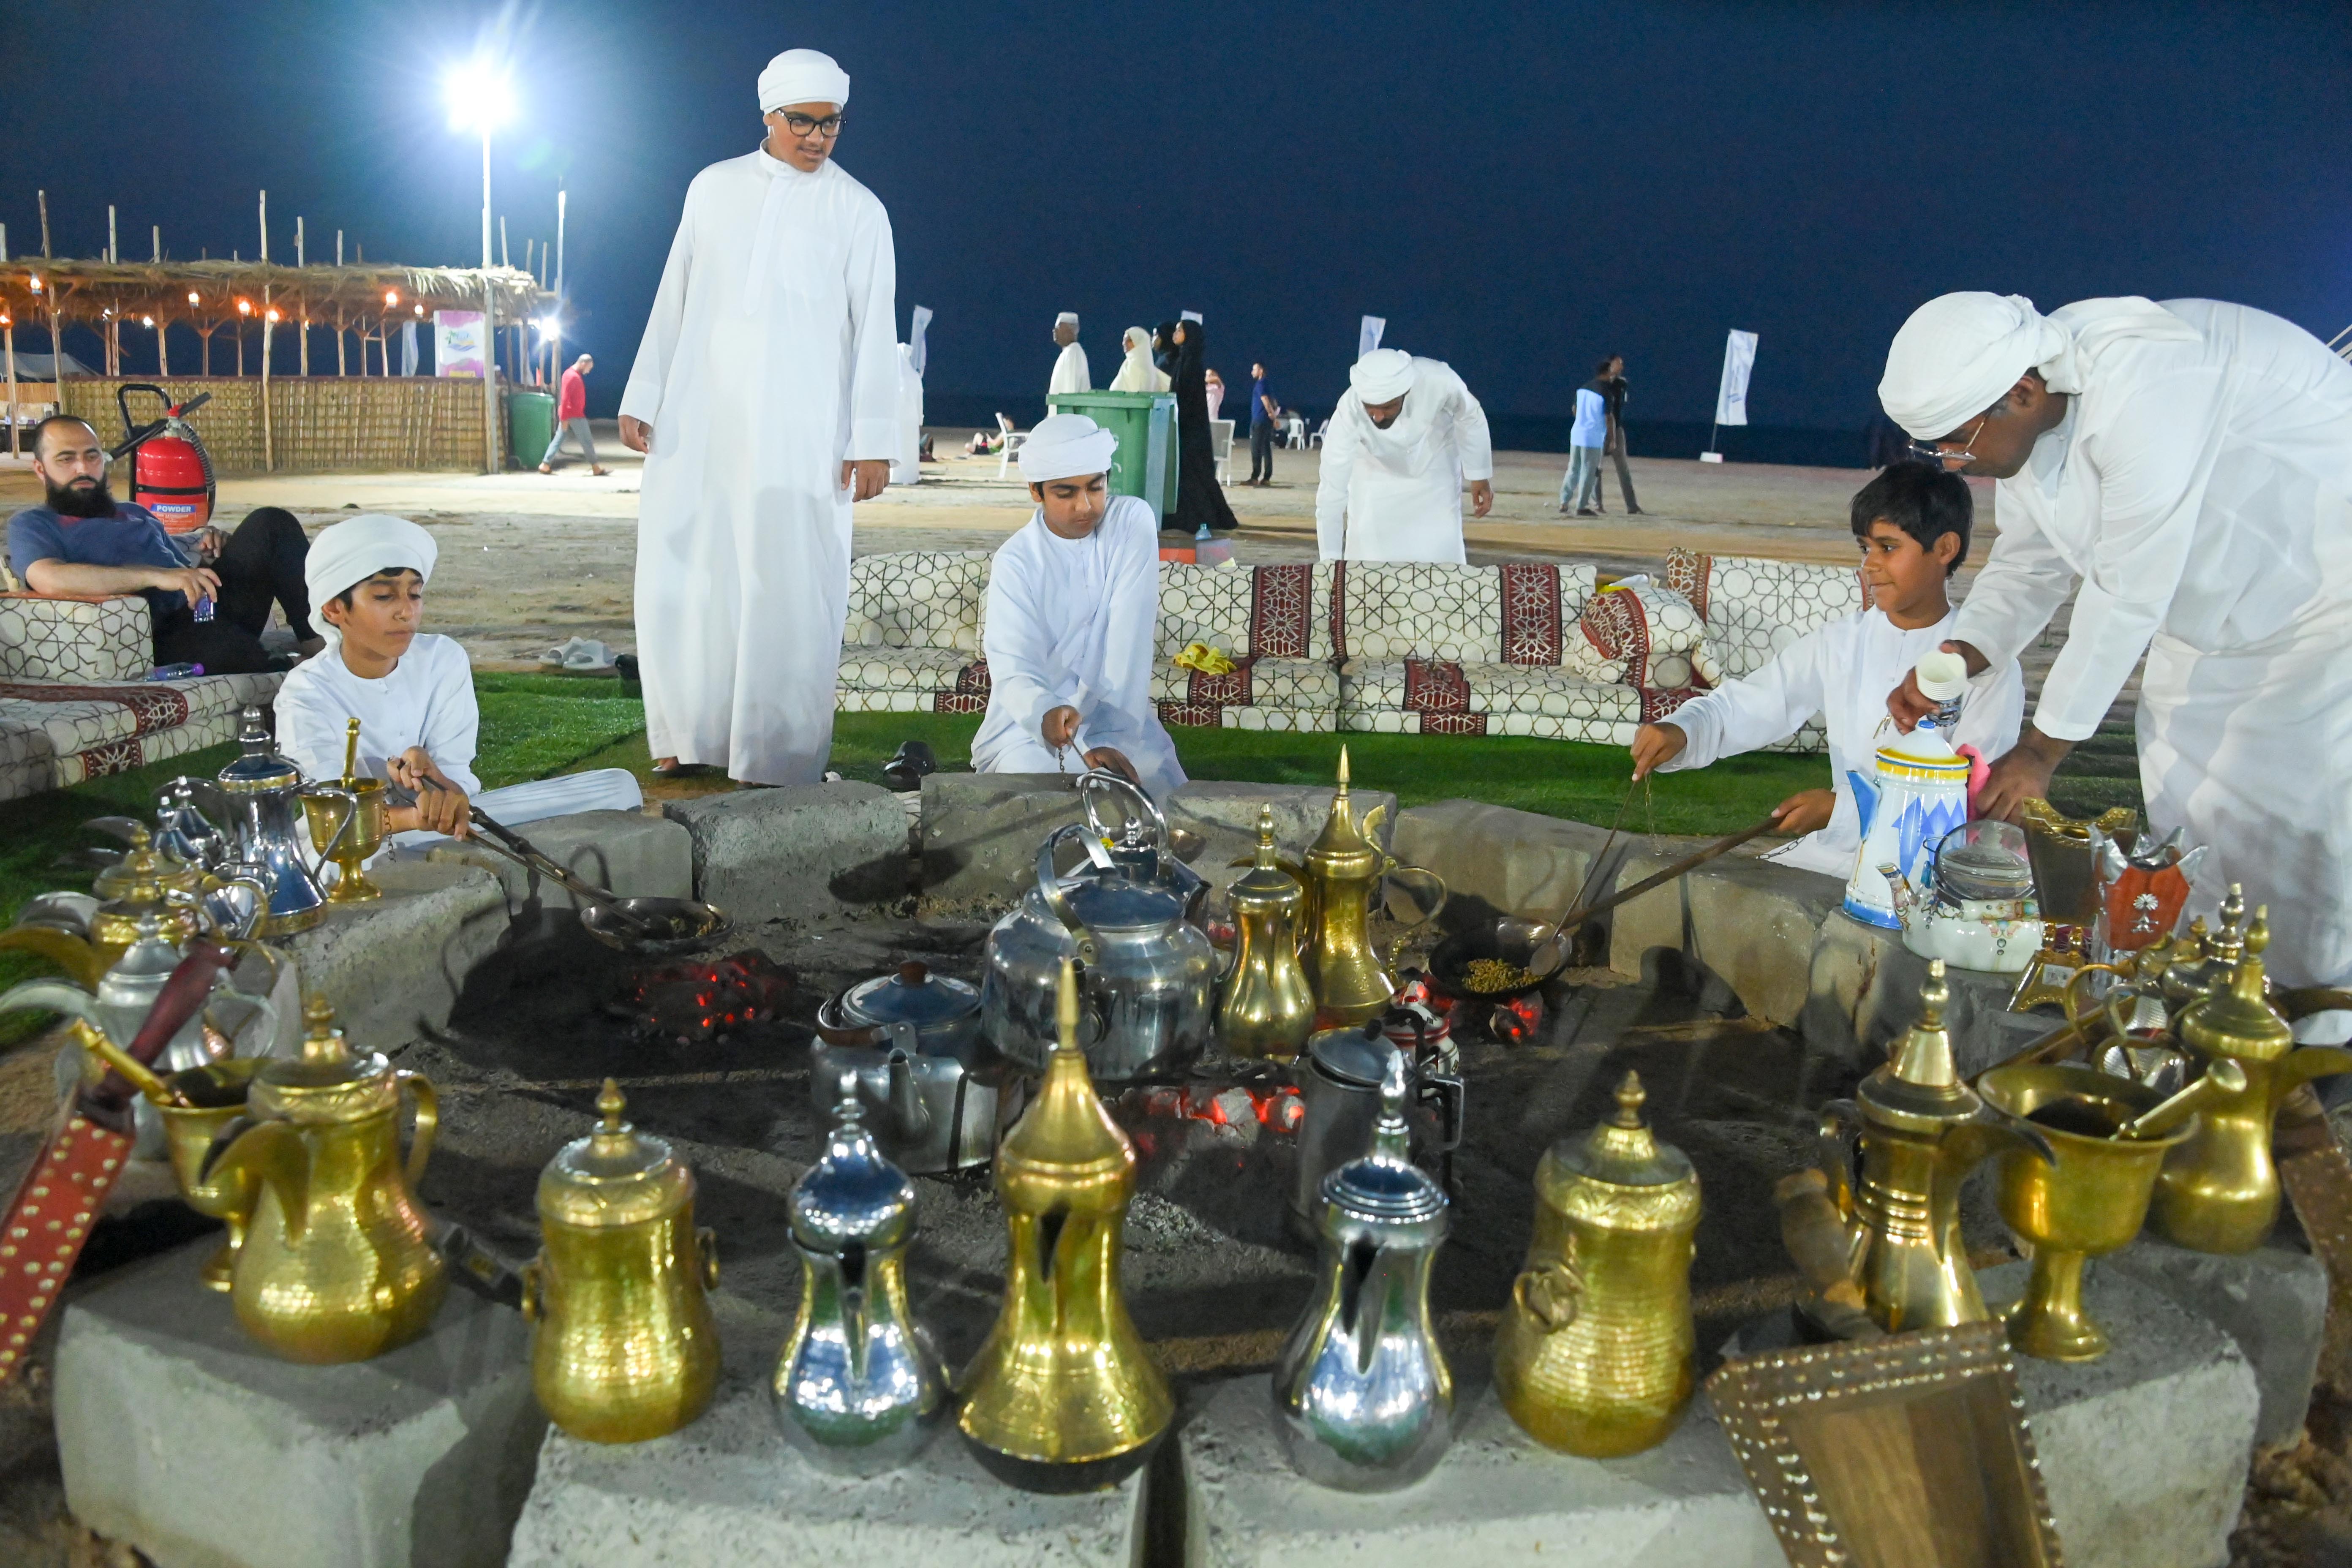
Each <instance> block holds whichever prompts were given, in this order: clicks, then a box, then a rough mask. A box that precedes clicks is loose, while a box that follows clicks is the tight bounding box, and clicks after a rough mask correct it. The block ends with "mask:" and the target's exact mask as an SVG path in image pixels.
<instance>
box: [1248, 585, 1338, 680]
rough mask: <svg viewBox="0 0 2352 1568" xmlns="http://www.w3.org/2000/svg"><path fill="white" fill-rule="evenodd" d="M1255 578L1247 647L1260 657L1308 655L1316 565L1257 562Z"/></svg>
mask: <svg viewBox="0 0 2352 1568" xmlns="http://www.w3.org/2000/svg"><path fill="white" fill-rule="evenodd" d="M1254 578H1255V581H1254V582H1253V583H1252V584H1251V592H1250V640H1249V651H1250V652H1251V653H1253V654H1255V655H1256V656H1258V657H1259V658H1309V657H1311V656H1310V655H1309V653H1308V652H1307V641H1308V638H1309V637H1310V636H1311V635H1312V632H1313V630H1314V624H1315V568H1314V567H1313V566H1312V565H1310V564H1307V563H1291V564H1285V565H1278V566H1259V567H1256V568H1255V569H1254ZM1333 598H1334V599H1335V600H1336V599H1337V598H1338V595H1337V594H1334V595H1333Z"/></svg>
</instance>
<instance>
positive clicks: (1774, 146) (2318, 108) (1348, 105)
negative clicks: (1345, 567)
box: [0, 0, 2352, 428]
mask: <svg viewBox="0 0 2352 1568" xmlns="http://www.w3.org/2000/svg"><path fill="white" fill-rule="evenodd" d="M477 37H490V38H493V39H497V38H501V37H502V38H503V40H504V47H506V49H507V50H508V52H509V54H510V55H511V57H512V58H513V59H514V60H515V62H516V79H517V81H518V84H519V86H520V89H521V95H522V98H523V110H524V116H525V118H524V121H523V122H522V123H521V124H520V125H519V126H517V127H515V128H513V129H511V130H509V132H507V133H506V134H505V135H504V136H503V138H502V139H501V141H500V142H499V147H498V152H497V169H496V177H497V181H498V184H499V195H498V199H497V205H498V206H499V210H501V211H502V212H504V213H505V214H506V215H507V217H508V224H509V232H510V234H511V235H512V237H513V244H514V249H515V252H516V257H517V259H518V261H519V260H520V252H521V242H522V238H523V237H524V235H526V234H530V235H532V236H534V237H546V236H550V235H551V234H552V233H553V229H554V192H555V188H556V183H557V180H558V178H559V177H561V178H562V180H563V182H564V183H565V184H567V185H568V187H569V189H570V191H571V193H572V196H571V203H572V205H571V211H572V226H571V234H570V244H569V271H570V276H571V281H572V294H573V298H574V300H575V306H576V313H577V315H578V317H579V318H580V320H579V324H578V326H577V327H576V328H575V329H574V333H573V335H574V337H575V339H577V340H578V341H580V342H583V343H584V344H585V345H586V346H587V347H589V348H590V349H592V350H593V352H596V353H598V354H599V355H600V357H601V359H602V365H601V368H600V371H599V374H598V377H597V384H596V392H597V394H599V395H598V396H597V397H596V398H595V402H596V404H597V405H600V407H601V408H602V409H609V408H610V407H611V406H612V405H613V404H614V402H615V401H616V400H617V398H618V395H619V389H620V383H621V381H622V380H623V378H624V377H625V374H626V367H627V365H628V363H629V360H630V357H631V356H632V354H633V353H635V345H636V341H637V335H638V332H639V331H640V329H641V328H642V326H643V322H644V312H645V309H646V302H647V301H648V300H649V299H650V297H651V295H652V292H653V288H654V284H655V280H656V278H657V277H658V275H659V271H660V267H661V262H662V258H663V255H664V253H665V251H666V249H667V245H668V241H669V237H670V235H671V232H672V230H673V228H674V226H675V224H676V222H677V210H678V203H679V199H680V197H681V196H682V195H683V193H684V190H685V186H686V183H687V181H688V178H689V177H690V176H691V175H692V174H693V173H694V171H695V170H696V169H697V168H698V167H700V166H701V165H703V164H704V163H709V162H711V161H713V160H716V159H719V158H722V157H727V156H730V155H733V154H736V153H741V152H744V151H748V150H749V149H750V148H751V145H752V144H753V143H754V142H756V140H757V138H758V135H759V126H758V118H757V105H756V101H755V98H754V92H753V79H754V78H755V76H756V74H757V72H758V69H759V67H760V66H761V63H763V62H764V61H765V60H766V58H768V56H769V55H770V54H772V52H774V51H775V50H777V49H780V48H784V47H792V46H793V45H809V46H812V47H820V48H824V49H825V50H827V51H828V52H830V53H832V54H834V55H835V56H836V57H837V58H839V59H840V60H841V61H842V63H843V65H844V67H845V68H846V69H847V70H848V71H849V72H850V74H851V75H852V77H853V78H854V79H856V86H855V88H854V89H853V93H852V100H853V101H852V103H851V106H850V115H851V126H850V129H849V130H848V132H846V134H845V138H844V141H843V142H842V147H841V152H840V161H841V163H842V166H843V167H845V169H847V170H848V171H849V172H850V173H852V174H856V176H857V177H858V178H859V179H861V180H863V181H864V182H865V183H866V184H867V185H869V186H870V187H871V188H872V189H873V190H874V191H875V192H876V194H877V195H879V196H880V197H881V198H882V199H883V201H884V202H885V203H886V204H887V205H888V206H889V209H890V212H891V216H892V219H893V221H894V223H895V225H896V227H897V234H898V267H899V272H898V277H899V292H898V299H899V310H900V320H901V331H902V333H903V322H904V320H905V314H906V311H907V309H908V307H909V306H910V305H912V304H914V303H917V302H920V303H923V304H928V305H929V306H931V307H932V308H933V309H934V310H937V311H938V313H939V318H938V321H936V322H935V323H934V325H933V328H932V335H931V372H930V375H929V384H930V386H931V388H932V389H933V391H934V393H935V394H943V393H975V394H990V395H995V394H1002V393H1035V392H1039V391H1041V390H1042V388H1043V386H1044V384H1045V377H1046V374H1047V372H1048V370H1049V369H1050V366H1051V363H1052V358H1053V352H1054V351H1053V349H1052V346H1051V344H1050V342H1048V333H1049V331H1050V325H1051V322H1052V320H1053V316H1054V312H1055V310H1060V309H1066V308H1067V309H1076V310H1079V311H1081V312H1082V313H1083V314H1084V316H1085V318H1086V333H1085V340H1084V341H1085V342H1086V344H1087V351H1088V353H1089V354H1091V355H1092V356H1093V359H1094V363H1095V365H1096V368H1097V380H1098V381H1100V380H1105V379H1108V374H1109V372H1110V370H1111V368H1112V367H1113V365H1114V364H1115V362H1116V359H1117V357H1118V336H1117V334H1118V329H1119V328H1121V327H1123V326H1125V325H1128V324H1129V323H1131V322H1150V321H1159V320H1161V319H1163V318H1166V317H1171V316H1173V315H1174V314H1175V313H1176V312H1177V311H1178V310H1180V309H1186V308H1190V309H1194V310H1200V311H1202V313H1203V314H1204V315H1205V316H1206V317H1207V321H1208V328H1209V335H1210V343H1211V354H1210V359H1211V363H1213V364H1216V365H1217V366H1218V367H1219V368H1220V369H1222V370H1223V372H1224V373H1225V374H1226V375H1227V377H1228V379H1229V380H1231V379H1236V378H1238V377H1239V376H1240V375H1241V374H1244V373H1245V371H1246V369H1247V363H1248V361H1249V359H1251V358H1252V357H1263V358H1265V360H1266V361H1267V362H1268V363H1270V364H1271V365H1272V366H1273V367H1274V371H1275V374H1276V384H1277V388H1278V390H1280V391H1282V392H1284V393H1285V394H1286V395H1288V396H1290V397H1292V398H1295V399H1297V400H1299V401H1302V402H1306V403H1309V404H1328V402H1329V401H1330V400H1331V398H1332V397H1333V396H1334V395H1336V394H1337V393H1338V391H1339V389H1340V387H1341V386H1342V384H1343V383H1344V377H1345V373H1346V366H1347V363H1348V361H1349V358H1351V357H1352V355H1353V352H1354V346H1355V334H1356V321H1357V318H1358V317H1359V316H1360V314H1362V313H1364V312H1367V311H1370V312H1372V313H1374V314H1380V315H1385V316H1387V317H1388V318H1389V323H1390V324H1389V342H1391V344H1392V345H1394V346H1398V347H1403V348H1408V349H1411V350H1412V351H1414V352H1416V353H1427V354H1433V355H1435V356H1438V357H1440V358H1444V359H1446V360H1449V361H1451V362H1452V363H1454V366H1455V367H1456V368H1457V369H1459V370H1460V371H1461V372H1462V373H1463V374H1465V377H1467V379H1468V380H1469V383H1470V384H1471V386H1472V387H1473V389H1474V390H1475V391H1476V392H1477V393H1478V394H1479V395H1481V397H1482V398H1484V399H1485V401H1486V404H1487V405H1488V406H1489V408H1491V409H1493V410H1495V411H1496V412H1498V413H1509V414H1547V413H1557V412H1559V411H1562V410H1564V409H1567V408H1568V407H1569V406H1570V401H1571V396H1570V395H1571V392H1572V389H1573V387H1574V386H1575V384H1577V383H1578V382H1579V381H1580V380H1582V379H1583V378H1584V377H1585V376H1586V375H1588V374H1591V367H1590V362H1591V360H1592V359H1593V358H1594V357H1595V356H1596V355H1597V354H1598V353H1601V352H1602V351H1603V350H1607V349H1612V348H1615V349H1621V350H1622V352H1623V353H1625V354H1626V355H1627V356H1628V358H1629V359H1630V360H1631V362H1632V374H1633V377H1634V382H1635V387H1636V397H1637V402H1636V405H1635V418H1636V420H1637V422H1638V419H1639V417H1640V416H1641V415H1642V414H1643V412H1647V413H1649V414H1650V415H1651V416H1653V417H1664V418H1677V419H1700V420H1703V419H1705V418H1706V416H1707V414H1708V411H1709V409H1710V408H1711V406H1712V404H1713V399H1714V390H1715V381H1716V376H1717V367H1718V364H1719V363H1720V356H1721V347H1722V341H1723V333H1724V330H1725V329H1726V328H1727V327H1733V326H1738V327H1746V328H1748V329H1750V330H1753V331H1759V332H1760V333H1761V334H1762V340H1763V341H1762V346H1761V350H1760V353H1759V360H1758V363H1757V370H1756V379H1755V384H1754V391H1753V394H1752V398H1751V404H1752V407H1753V409H1754V417H1756V418H1757V419H1758V420H1759V422H1761V423H1765V424H1774V425H1807V426H1843V427H1846V428H1855V427H1859V426H1861V425H1862V424H1863V423H1864V422H1865V421H1866V420H1867V418H1868V417H1869V416H1870V414H1871V412H1872V410H1873V408H1874V390H1873V389H1874V386H1875V384H1876V382H1877V378H1878V372H1879V368H1880V364H1881V362H1882V357H1883V355H1884V353H1885V343H1886V340H1887V338H1888V337H1889V335H1890V334H1891V333H1892V332H1893V331H1894V329H1895V327H1896V326H1897V325H1898V324H1899V323H1900V322H1901V321H1902V319H1903V317H1904V315H1905V314H1906V312H1907V311H1908V310H1910V309H1911V307H1912V306H1914V305H1915V304H1916V303H1917V302H1918V301H1919V300H1922V299H1924V298H1926V297H1927V296H1929V295H1931V294H1934V293H1937V292H1939V291H1941V290H1943V289H1953V288H1990V289H1999V290H2001V291H2004V292H2018V293H2023V294H2026V295H2029V296H2031V297H2032V299H2034V300H2036V301H2037V302H2038V303H2040V304H2041V305H2042V306H2043V307H2044V308H2045V309H2047V308H2049V307H2051V306H2053V305H2056V304H2059V303H2062V302H2063V301H2065V300H2069V299H2075V298H2080V297H2083V296H2086V295H2094V294H2109V293H2146V294H2149V295H2154V296H2158V297H2163V296H2166V295H2170V294H2209V295H2214V296H2219V297H2221V298H2225V299H2231V300H2242V301H2244V302H2247V303H2250V304H2254V305H2259V306H2261V307H2263V308H2264V309H2267V310H2275V311H2278V312H2279V313H2281V314H2283V315H2284V316H2287V317H2288V318H2290V319H2292V320H2294V321H2298V322H2300V323H2301V324H2303V325H2304V326H2305V327H2308V328H2310V329H2312V330H2314V331H2316V332H2318V333H2319V334H2320V335H2321V336H2322V337H2323V338H2324V337H2326V336H2329V335H2332V334H2333V333H2334V332H2335V331H2336V329H2337V328H2338V327H2340V326H2342V325H2343V324H2344V323H2345V322H2346V321H2352V200H2347V197H2352V163H2347V127H2352V88H2347V80H2352V79H2347V76H2346V74H2345V62H2346V59H2347V56H2352V8H2347V7H2345V6H2342V5H2334V6H2326V7H2316V6H2314V7H2291V6H2280V5H2193V6H2192V5H2150V4H2145V3H2143V4H2136V5H2035V6H2032V7H2024V8H2013V7H2006V6H2000V5H1924V4H1922V5H1869V6H1862V5H1827V4H1815V5H1801V4H1786V5H1761V4H1746V5H1733V4H1681V5H1643V4H1633V3H1624V4H1619V5H1607V6H1603V5H1576V4H1553V5H1514V6H1505V5H1465V6H1458V7H1452V8H1446V7H1439V6H1435V5H1427V4H1421V5H1402V4H1392V3H1388V0H1363V3H1360V4H1356V5H1325V4H1314V3H1300V0H1289V3H1286V4H1279V5H1266V4H1259V5H1232V6H1226V5H1217V6H1208V5H1193V6H1185V5H1178V6H1173V7H1169V6H1143V5H1098V4H1097V5H1075V4H1072V5H1045V4H1031V5H1002V4H999V5H971V4H964V5H938V6H912V5H888V4H873V3H866V4H856V5H826V4H819V5H799V6H784V5H747V4H729V3H724V0H704V3H698V4H695V5H675V4H656V5H647V4H645V3H643V0H637V3H634V4H621V3H618V0H573V3H562V0H546V3H543V4H539V5H516V6H510V7H505V8H499V7H489V6H481V5H456V4H438V5H436V4H435V3H433V0H425V3H424V4H417V5H398V6H394V5H378V4H373V3H371V0H340V3H331V4H330V3H318V4H303V5H295V4H283V3H278V4H272V3H269V0H246V3H242V4H220V3H195V4H187V3H183V4H174V5H155V4H146V3H105V0H82V3H79V4H50V3H44V0H13V3H11V4H9V5H6V6H5V7H0V59H5V61H6V62H7V73H6V89H5V93H0V145H5V146H6V147H7V148H8V149H9V152H10V155H9V157H8V158H7V159H6V161H5V174H0V222H5V223H6V225H7V226H8V239H9V245H10V247H11V249H12V251H16V252H22V251H25V250H29V249H32V248H34V247H36V246H37V243H38V229H37V221H36V211H35V205H34V191H35V189H36V188H37V187H41V186H46V187H47V190H48V192H49V201H50V212H51V218H52V223H53V225H54V226H55V229H56V238H57V244H58V248H59V249H60V250H61V251H64V252H70V253H75V254H91V253H94V252H95V251H96V250H98V249H99V248H100V247H101V246H102V244H103V242H104V238H105V208H106V204H107V203H108V202H109V201H112V202H114V203H116V204H117V205H118V206H119V207H120V208H121V221H122V224H123V229H124V236H125V237H124V242H123V243H124V249H125V250H126V252H131V251H134V250H135V251H136V253H138V254H144V252H145V246H146V236H147V232H148V226H149V225H150V224H152V223H161V224H162V225H163V237H164V243H165V246H166V248H167V249H168V250H169V251H171V252H172V253H173V254H175V255H184V256H194V254H195V253H196V251H197V249H198V248H199V247H209V248H211V249H212V250H213V251H214V252H215V254H224V253H226V252H227V251H228V250H230V249H231V248H236V249H238V250H242V251H245V252H247V254H250V253H251V252H252V250H253V249H254V247H255V243H256V236H255V232H254V192H255V191H256V189H257V188H259V187H263V186H267V187H268V190H269V192H270V211H271V216H272V218H273V221H274V222H275V223H276V225H277V227H276V232H275V233H274V235H273V239H272V251H273V255H278V254H290V251H291V248H292V245H291V226H292V218H293V216H294V215H295V214H297V213H300V214H303V215H305V216H307V218H308V219H309V222H310V234H311V236H312V247H313V254H314V255H317V254H321V253H322V252H324V251H325V250H326V248H327V247H331V241H332V234H333V231H334V230H335V229H336V228H337V227H341V228H343V229H345V230H346V231H347V232H348V234H349V235H350V236H351V237H352V238H353V239H355V240H357V241H360V242H362V243H364V244H365V246H366V247H367V251H368V253H369V255H370V256H371V257H378V258H388V259H390V258H396V259H402V260H419V261H435V262H456V263H460V264H465V263H470V262H471V261H472V260H473V259H475V258H476V256H477V253H478V216H477V215H478V206H479V199H480V198H479V185H478V180H479V172H478V147H477V146H476V144H473V143H470V142H467V140H466V139H465V138H464V137H463V136H462V135H458V134H455V133H452V132H450V131H449V129H448V127H447V123H446V114H445V111H444V109H443V104H442V99H441V93H440V87H439V79H440V74H441V70H442V68H443V67H444V66H445V65H446V64H447V63H448V62H451V61H454V60H456V59H457V58H462V57H464V56H465V55H467V54H468V53H469V52H471V50H472V48H473V47H474V43H475V40H476V38H477ZM134 239H135V242H136V243H135V245H134Z"/></svg>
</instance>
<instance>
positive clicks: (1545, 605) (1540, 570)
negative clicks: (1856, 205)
mask: <svg viewBox="0 0 2352 1568" xmlns="http://www.w3.org/2000/svg"><path fill="white" fill-rule="evenodd" d="M1502 578H1503V662H1504V663H1505V664H1558V663H1559V655H1560V637H1559V567H1557V566H1555V565H1552V564H1550V563H1546V562H1540V561H1517V562H1506V563H1504V564H1503V568H1502Z"/></svg>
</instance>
